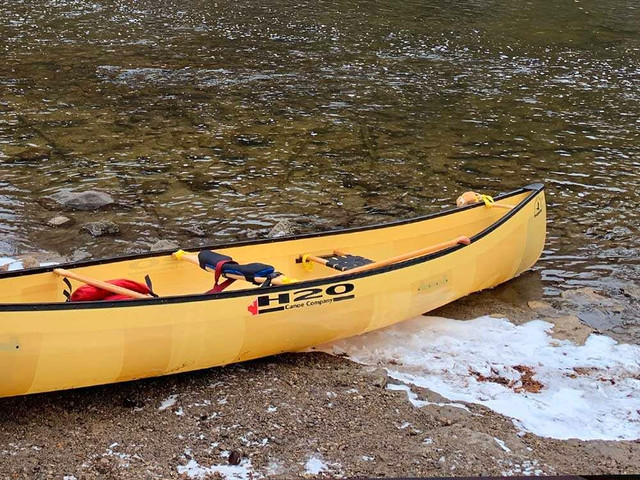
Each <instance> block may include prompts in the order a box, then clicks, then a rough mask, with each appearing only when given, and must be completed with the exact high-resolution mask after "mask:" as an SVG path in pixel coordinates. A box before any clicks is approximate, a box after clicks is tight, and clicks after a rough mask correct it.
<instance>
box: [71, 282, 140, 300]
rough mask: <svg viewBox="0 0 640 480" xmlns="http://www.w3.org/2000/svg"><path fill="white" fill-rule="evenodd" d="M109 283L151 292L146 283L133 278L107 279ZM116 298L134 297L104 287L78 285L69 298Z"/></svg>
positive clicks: (135, 290) (128, 298) (137, 290)
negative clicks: (135, 280)
mask: <svg viewBox="0 0 640 480" xmlns="http://www.w3.org/2000/svg"><path fill="white" fill-rule="evenodd" d="M107 283H110V284H112V285H117V286H119V287H124V288H128V289H129V290H133V291H134V292H139V293H144V294H149V293H151V292H150V291H149V287H147V286H146V285H143V284H142V283H138V282H134V281H133V280H127V279H126V278H119V279H116V280H107ZM115 300H133V298H131V297H128V296H127V295H119V294H117V293H113V292H110V291H108V290H104V289H102V288H98V287H93V286H91V285H83V286H82V287H78V288H77V289H76V290H75V292H73V293H72V294H71V297H70V298H69V301H70V302H96V301H115Z"/></svg>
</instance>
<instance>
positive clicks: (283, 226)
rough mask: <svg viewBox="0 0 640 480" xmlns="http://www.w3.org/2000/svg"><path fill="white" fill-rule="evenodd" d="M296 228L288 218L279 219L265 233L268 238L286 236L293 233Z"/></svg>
mask: <svg viewBox="0 0 640 480" xmlns="http://www.w3.org/2000/svg"><path fill="white" fill-rule="evenodd" d="M295 233H296V228H295V226H294V225H293V223H291V222H290V221H289V220H280V221H279V222H278V223H276V224H275V226H274V227H273V228H272V229H271V231H270V232H269V233H268V234H267V237H269V238H278V237H288V236H290V235H295Z"/></svg>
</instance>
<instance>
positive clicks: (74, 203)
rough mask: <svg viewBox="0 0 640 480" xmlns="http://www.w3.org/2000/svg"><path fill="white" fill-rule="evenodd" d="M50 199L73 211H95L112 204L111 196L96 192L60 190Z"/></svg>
mask: <svg viewBox="0 0 640 480" xmlns="http://www.w3.org/2000/svg"><path fill="white" fill-rule="evenodd" d="M51 199H52V200H54V201H55V202H56V203H58V204H59V205H61V206H63V207H64V208H70V209H73V210H97V209H99V208H102V207H106V206H107V205H111V204H112V203H114V200H113V198H111V195H109V194H108V193H104V192H98V191H96V190H87V191H86V192H73V191H71V190H60V191H59V192H58V193H54V194H53V195H51Z"/></svg>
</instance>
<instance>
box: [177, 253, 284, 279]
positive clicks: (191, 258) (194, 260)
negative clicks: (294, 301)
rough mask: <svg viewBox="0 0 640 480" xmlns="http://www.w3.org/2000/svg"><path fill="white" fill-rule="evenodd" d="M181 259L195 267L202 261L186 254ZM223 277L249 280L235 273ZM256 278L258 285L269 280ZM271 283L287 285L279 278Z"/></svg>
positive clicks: (213, 270) (208, 268)
mask: <svg viewBox="0 0 640 480" xmlns="http://www.w3.org/2000/svg"><path fill="white" fill-rule="evenodd" d="M174 258H175V255H174ZM179 259H180V260H185V261H187V262H189V263H193V264H194V265H198V266H200V260H198V256H197V255H194V254H185V255H181V256H180V258H179ZM204 270H206V271H207V272H213V273H215V272H216V269H215V268H211V267H205V268H204ZM222 275H223V276H224V277H225V278H232V279H234V280H245V281H247V279H246V278H244V277H243V276H242V275H236V274H234V273H223V274H222ZM254 278H255V281H256V282H258V283H264V282H266V281H267V278H265V277H254ZM271 283H272V284H273V285H285V283H284V282H283V281H282V280H280V279H279V278H278V277H276V278H272V279H271Z"/></svg>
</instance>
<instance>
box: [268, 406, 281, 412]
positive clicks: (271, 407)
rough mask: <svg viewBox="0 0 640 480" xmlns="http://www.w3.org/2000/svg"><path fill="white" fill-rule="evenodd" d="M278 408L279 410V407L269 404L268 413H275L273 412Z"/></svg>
mask: <svg viewBox="0 0 640 480" xmlns="http://www.w3.org/2000/svg"><path fill="white" fill-rule="evenodd" d="M276 410H278V407H273V406H271V405H269V406H268V407H267V412H268V413H273V412H275V411H276Z"/></svg>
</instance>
